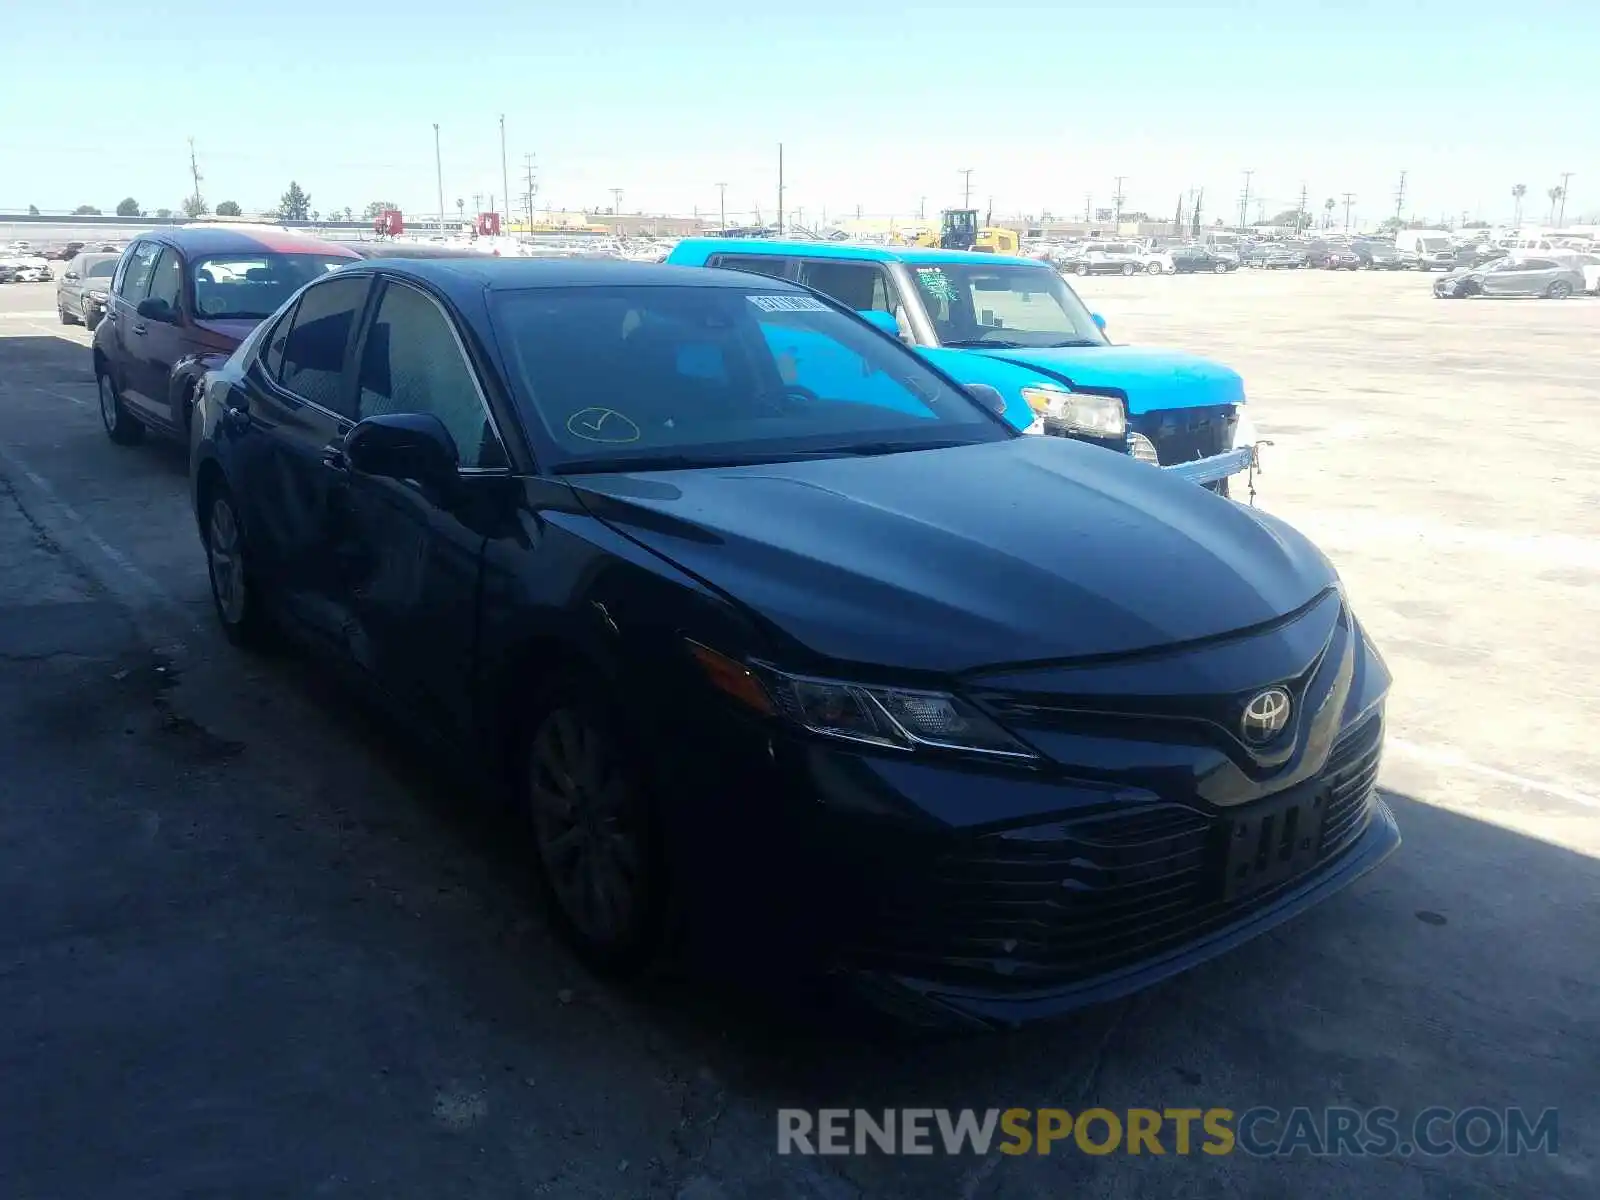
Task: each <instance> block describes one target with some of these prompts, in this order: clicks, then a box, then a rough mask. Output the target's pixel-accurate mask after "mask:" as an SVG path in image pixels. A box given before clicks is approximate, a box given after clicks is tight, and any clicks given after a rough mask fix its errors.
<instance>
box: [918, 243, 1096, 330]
mask: <svg viewBox="0 0 1600 1200" xmlns="http://www.w3.org/2000/svg"><path fill="white" fill-rule="evenodd" d="M911 277H912V278H913V279H914V280H916V284H917V290H918V291H919V292H920V293H921V295H922V303H923V305H924V307H926V308H927V310H928V317H929V319H930V320H931V321H932V322H933V328H934V332H935V333H937V334H938V335H939V344H940V345H943V346H956V347H974V348H983V349H1006V348H1008V347H1011V348H1016V347H1022V346H1027V347H1035V348H1037V347H1041V346H1103V345H1105V341H1106V339H1105V335H1104V334H1102V333H1101V332H1100V330H1099V328H1098V327H1096V325H1095V323H1094V319H1093V318H1092V317H1091V316H1090V315H1089V310H1088V309H1087V308H1085V307H1084V306H1083V301H1081V300H1079V299H1078V297H1077V295H1076V294H1074V292H1073V291H1072V289H1071V288H1069V287H1068V286H1067V285H1066V283H1064V282H1063V281H1062V279H1061V277H1060V276H1059V275H1057V274H1056V273H1055V271H1054V270H1052V269H1051V268H1049V267H1047V266H1043V265H1041V266H1038V267H1024V266H1011V265H1007V264H1004V263H984V262H983V261H982V259H981V258H980V259H978V260H976V261H974V262H972V263H939V264H937V265H929V266H918V265H913V266H912V267H911Z"/></svg>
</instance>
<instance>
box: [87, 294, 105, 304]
mask: <svg viewBox="0 0 1600 1200" xmlns="http://www.w3.org/2000/svg"><path fill="white" fill-rule="evenodd" d="M107 295H108V293H106V292H90V293H89V299H91V300H98V301H100V302H101V303H102V304H104V303H105V301H106V298H107Z"/></svg>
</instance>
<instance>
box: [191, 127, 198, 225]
mask: <svg viewBox="0 0 1600 1200" xmlns="http://www.w3.org/2000/svg"><path fill="white" fill-rule="evenodd" d="M189 175H190V177H191V178H193V179H194V203H193V204H192V205H190V207H191V208H193V209H194V211H195V216H199V215H200V164H199V162H198V161H196V159H195V156H194V139H193V138H190V139H189Z"/></svg>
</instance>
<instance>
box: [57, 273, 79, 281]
mask: <svg viewBox="0 0 1600 1200" xmlns="http://www.w3.org/2000/svg"><path fill="white" fill-rule="evenodd" d="M77 277H78V273H77V272H76V271H68V272H67V273H66V274H65V275H63V276H62V277H61V278H62V279H64V280H73V279H76V278H77Z"/></svg>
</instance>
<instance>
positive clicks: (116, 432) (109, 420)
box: [95, 371, 144, 446]
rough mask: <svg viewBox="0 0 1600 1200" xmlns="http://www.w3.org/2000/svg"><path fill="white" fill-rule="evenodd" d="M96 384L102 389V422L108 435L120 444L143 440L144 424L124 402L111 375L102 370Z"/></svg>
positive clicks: (124, 444)
mask: <svg viewBox="0 0 1600 1200" xmlns="http://www.w3.org/2000/svg"><path fill="white" fill-rule="evenodd" d="M95 386H96V387H97V388H98V389H99V391H100V423H101V424H103V425H104V426H105V427H106V436H107V437H109V438H110V439H111V440H112V441H113V442H116V443H117V445H119V446H132V445H135V444H137V443H138V442H140V441H141V440H143V438H144V426H143V425H142V424H140V422H139V420H138V418H137V417H135V416H134V415H133V414H132V413H130V412H129V411H128V409H127V406H126V405H124V404H123V403H122V394H121V393H120V392H118V391H117V386H116V384H114V383H112V382H111V376H110V375H107V374H106V373H105V372H103V371H102V372H101V373H100V374H99V375H97V376H95Z"/></svg>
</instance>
